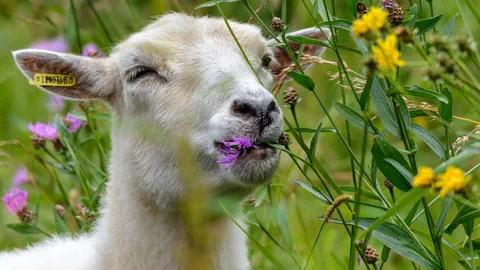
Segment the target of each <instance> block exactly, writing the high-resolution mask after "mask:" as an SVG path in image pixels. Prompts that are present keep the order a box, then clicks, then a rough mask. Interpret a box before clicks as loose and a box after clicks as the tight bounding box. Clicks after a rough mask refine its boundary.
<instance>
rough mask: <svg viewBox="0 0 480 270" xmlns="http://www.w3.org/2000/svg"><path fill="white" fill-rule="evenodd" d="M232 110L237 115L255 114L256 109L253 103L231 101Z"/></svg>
mask: <svg viewBox="0 0 480 270" xmlns="http://www.w3.org/2000/svg"><path fill="white" fill-rule="evenodd" d="M233 112H234V113H235V114H238V115H251V116H256V111H255V108H254V106H253V105H251V104H250V103H247V102H239V101H234V102H233Z"/></svg>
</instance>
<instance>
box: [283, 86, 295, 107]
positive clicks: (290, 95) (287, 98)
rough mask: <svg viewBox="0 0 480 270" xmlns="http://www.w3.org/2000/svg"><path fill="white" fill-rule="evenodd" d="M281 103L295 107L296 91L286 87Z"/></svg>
mask: <svg viewBox="0 0 480 270" xmlns="http://www.w3.org/2000/svg"><path fill="white" fill-rule="evenodd" d="M283 102H284V103H285V104H289V105H295V104H297V102H298V94H297V90H295V88H293V87H288V88H287V90H285V92H284V94H283Z"/></svg>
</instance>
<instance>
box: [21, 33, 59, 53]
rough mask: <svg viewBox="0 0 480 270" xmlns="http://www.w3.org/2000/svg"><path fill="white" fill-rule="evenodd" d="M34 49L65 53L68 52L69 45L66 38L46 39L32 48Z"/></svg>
mask: <svg viewBox="0 0 480 270" xmlns="http://www.w3.org/2000/svg"><path fill="white" fill-rule="evenodd" d="M30 47H31V48H32V49H40V50H48V51H54V52H60V53H64V52H67V51H68V43H67V41H66V40H65V38H64V37H62V36H58V37H56V38H53V39H44V40H40V41H37V42H35V43H34V44H32V45H31V46H30Z"/></svg>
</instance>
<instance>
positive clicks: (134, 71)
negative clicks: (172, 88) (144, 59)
mask: <svg viewBox="0 0 480 270" xmlns="http://www.w3.org/2000/svg"><path fill="white" fill-rule="evenodd" d="M125 75H126V76H125V77H126V79H127V82H129V83H133V82H136V81H138V80H140V79H142V78H145V77H149V76H157V77H160V78H162V80H163V81H166V79H165V78H164V77H163V76H160V74H158V72H157V71H156V70H155V69H153V68H151V67H147V66H135V67H132V68H130V69H128V70H127V71H126V72H125Z"/></svg>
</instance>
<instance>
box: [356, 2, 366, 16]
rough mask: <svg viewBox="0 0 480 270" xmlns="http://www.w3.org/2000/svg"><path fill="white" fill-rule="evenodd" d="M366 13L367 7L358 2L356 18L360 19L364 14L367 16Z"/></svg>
mask: <svg viewBox="0 0 480 270" xmlns="http://www.w3.org/2000/svg"><path fill="white" fill-rule="evenodd" d="M367 12H368V7H367V5H365V3H363V2H358V3H357V18H358V19H361V18H362V17H363V15H364V14H367Z"/></svg>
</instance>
